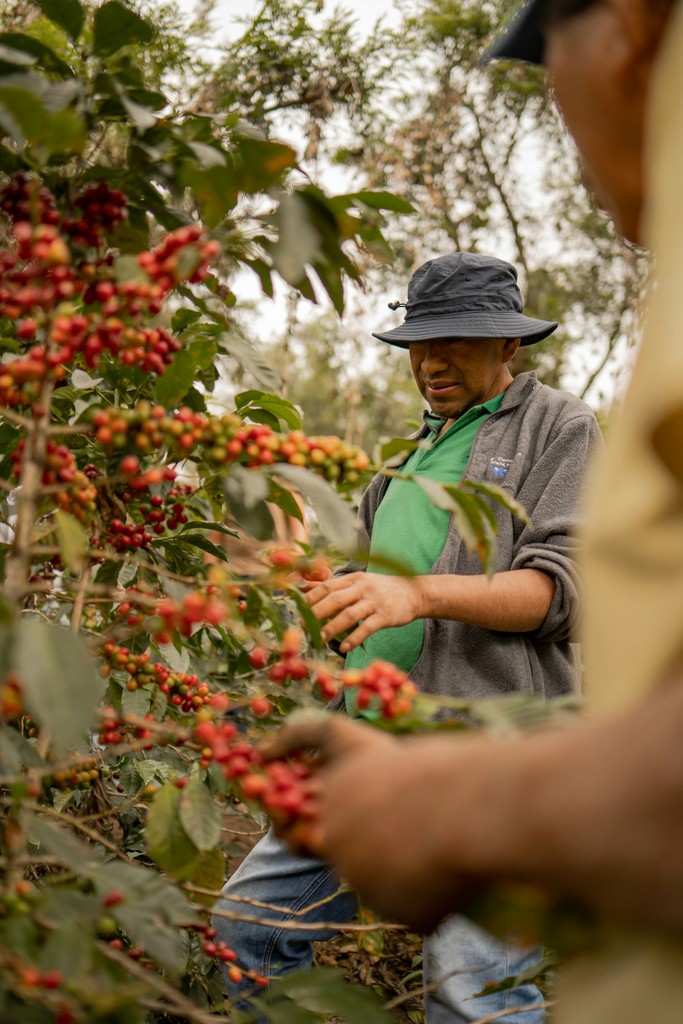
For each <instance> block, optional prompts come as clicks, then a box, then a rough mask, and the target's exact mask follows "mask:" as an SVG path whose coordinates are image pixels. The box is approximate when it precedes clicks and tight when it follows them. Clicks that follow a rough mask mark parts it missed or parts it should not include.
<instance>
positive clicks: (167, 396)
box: [154, 338, 218, 408]
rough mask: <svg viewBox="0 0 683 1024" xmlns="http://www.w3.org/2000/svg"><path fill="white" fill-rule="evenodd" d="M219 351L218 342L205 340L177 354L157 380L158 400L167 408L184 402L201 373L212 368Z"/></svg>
mask: <svg viewBox="0 0 683 1024" xmlns="http://www.w3.org/2000/svg"><path fill="white" fill-rule="evenodd" d="M217 351H218V344H217V342H216V341H214V340H213V339H212V338H211V339H210V338H203V339H202V340H201V341H195V342H192V344H190V345H188V346H187V347H186V348H182V349H181V350H180V351H179V352H177V353H176V354H175V357H174V359H173V362H172V363H171V364H170V366H167V367H166V372H165V373H164V374H163V375H162V376H161V377H157V379H156V382H155V385H154V397H155V398H156V400H157V401H158V402H159V403H160V404H161V405H165V406H166V407H167V408H168V407H172V406H174V405H178V404H179V403H180V402H182V400H183V398H184V397H185V395H186V394H187V393H188V391H189V390H190V389H191V387H192V384H193V383H194V381H195V380H196V378H197V377H198V376H199V375H200V373H201V372H202V371H203V370H206V369H208V367H209V366H211V364H212V363H213V360H214V358H215V356H216V353H217Z"/></svg>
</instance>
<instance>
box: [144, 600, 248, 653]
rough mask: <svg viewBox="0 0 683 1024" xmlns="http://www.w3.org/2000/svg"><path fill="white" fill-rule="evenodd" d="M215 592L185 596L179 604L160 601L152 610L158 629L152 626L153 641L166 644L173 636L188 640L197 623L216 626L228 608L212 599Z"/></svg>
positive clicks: (227, 612) (226, 616)
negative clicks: (177, 634) (153, 610)
mask: <svg viewBox="0 0 683 1024" xmlns="http://www.w3.org/2000/svg"><path fill="white" fill-rule="evenodd" d="M216 593H217V588H215V587H211V586H209V587H207V588H206V590H205V591H194V592H193V593H191V594H187V595H186V596H185V597H184V598H183V599H182V601H180V602H178V601H174V600H173V599H172V598H170V597H164V598H162V599H161V600H160V601H159V602H158V603H157V606H156V610H155V615H156V617H157V619H158V620H159V623H158V626H155V625H154V624H152V632H153V635H154V639H155V640H156V641H157V642H158V643H169V642H170V640H171V636H172V634H173V633H180V635H181V636H185V637H188V636H190V635H191V634H192V627H193V626H195V625H196V624H197V623H206V624H207V625H209V626H218V625H220V623H222V622H224V621H225V620H226V619H227V618H228V614H229V610H228V606H227V605H226V604H225V603H224V602H223V601H221V600H219V599H218V597H217V596H216Z"/></svg>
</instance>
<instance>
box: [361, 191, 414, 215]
mask: <svg viewBox="0 0 683 1024" xmlns="http://www.w3.org/2000/svg"><path fill="white" fill-rule="evenodd" d="M345 198H346V199H350V200H353V201H357V202H359V203H363V204H364V205H365V206H370V207H371V208H372V209H373V210H391V212H392V213H415V207H414V206H413V204H412V203H409V202H408V200H407V199H402V198H401V196H395V195H393V193H392V192H382V191H378V192H374V191H372V192H370V191H365V192H352V193H350V194H349V195H347V196H345Z"/></svg>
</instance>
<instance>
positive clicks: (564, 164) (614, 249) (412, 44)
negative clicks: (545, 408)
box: [200, 0, 646, 432]
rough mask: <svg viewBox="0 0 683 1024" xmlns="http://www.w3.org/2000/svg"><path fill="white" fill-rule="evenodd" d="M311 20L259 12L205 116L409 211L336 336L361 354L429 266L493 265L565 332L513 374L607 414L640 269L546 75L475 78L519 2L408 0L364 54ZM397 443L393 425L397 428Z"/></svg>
mask: <svg viewBox="0 0 683 1024" xmlns="http://www.w3.org/2000/svg"><path fill="white" fill-rule="evenodd" d="M321 7H322V5H320V4H319V3H317V2H315V0H293V2H291V3H289V2H288V3H281V2H278V0H265V2H264V3H263V4H261V5H260V7H259V8H258V9H257V13H256V14H255V16H254V18H253V19H252V20H251V21H250V22H249V23H246V24H245V27H244V31H243V33H242V35H241V36H240V37H239V38H238V39H237V40H236V41H234V42H231V43H229V44H227V45H226V47H225V56H224V57H223V58H222V59H220V60H219V62H218V64H217V66H216V68H215V71H214V76H213V79H212V81H211V83H210V85H209V86H208V87H207V88H206V89H205V90H204V92H203V93H202V94H201V99H200V102H201V104H204V105H205V106H206V105H208V107H209V108H211V109H220V110H236V111H239V112H240V113H241V114H242V115H245V116H250V117H254V118H255V119H257V120H258V122H259V123H260V124H262V125H263V126H264V127H265V129H266V130H267V131H268V132H269V133H270V134H271V135H272V136H277V135H278V134H279V133H282V132H287V133H290V134H291V133H294V134H295V135H297V137H299V138H301V139H303V140H305V143H304V145H305V154H306V159H305V161H304V165H305V166H306V167H307V168H310V170H311V171H312V172H317V173H318V174H319V173H321V170H322V171H323V172H325V169H328V170H327V173H331V172H330V170H329V169H330V168H337V169H338V170H337V171H336V172H335V173H341V169H344V170H345V171H346V173H348V174H349V175H351V179H350V180H352V181H354V183H355V184H356V186H357V187H361V186H362V187H366V186H370V187H373V188H382V189H389V190H391V191H392V192H394V193H396V194H398V195H402V196H404V197H405V198H406V199H408V200H409V201H410V202H411V203H412V204H413V205H414V206H415V208H416V210H417V214H416V216H415V217H412V218H405V219H403V220H394V221H392V226H391V230H390V238H391V242H392V246H393V248H394V253H395V257H394V259H393V260H392V261H391V263H390V264H389V265H386V266H384V267H383V268H381V269H379V270H375V269H372V270H371V271H370V273H369V275H366V278H365V281H366V295H365V296H364V298H363V299H361V300H359V301H358V303H356V304H354V307H353V310H352V312H350V313H349V312H347V314H346V319H345V321H344V323H345V325H347V326H346V330H347V332H348V333H349V335H351V336H354V335H359V334H360V333H361V332H363V331H364V332H365V336H366V337H367V338H368V343H369V345H372V344H373V343H372V342H371V340H370V339H369V335H370V330H371V329H374V328H376V326H378V324H379V323H394V322H395V319H396V315H394V316H393V318H390V317H389V315H388V314H387V313H386V299H387V297H389V298H396V297H399V295H401V296H403V295H404V292H405V286H406V283H407V280H408V278H409V276H410V273H411V272H412V270H413V269H415V267H416V266H417V265H419V263H421V262H423V261H424V260H425V259H428V258H430V257H432V256H434V255H438V254H440V253H442V252H445V251H447V250H449V249H454V248H461V249H468V250H472V251H481V252H487V253H496V254H498V255H501V256H503V257H505V258H507V259H509V260H510V261H511V262H513V263H514V264H515V265H516V266H517V267H518V268H519V271H520V282H521V285H522V289H523V291H524V292H525V294H526V298H527V308H528V311H529V312H530V314H531V315H534V316H539V317H542V318H546V319H557V320H559V321H560V323H561V327H560V330H559V331H558V332H557V334H556V335H555V336H554V337H553V339H551V340H550V341H549V342H546V343H545V344H544V345H543V346H542V347H541V348H539V349H535V348H532V349H524V350H523V351H522V352H521V354H520V356H519V358H518V359H517V364H516V369H518V370H521V369H537V370H538V372H539V374H540V375H541V377H542V379H543V380H545V381H546V382H547V383H549V384H552V385H556V386H557V385H561V384H564V383H568V384H569V386H571V388H572V389H573V390H574V391H576V392H577V393H578V394H580V395H581V396H582V397H587V398H588V399H589V400H590V401H591V402H592V403H593V404H594V405H595V406H596V407H602V408H603V409H604V408H606V407H609V404H610V403H611V400H612V399H613V397H614V395H615V393H616V392H617V390H618V386H617V385H618V378H619V377H620V374H621V372H622V370H623V367H624V366H625V364H626V363H627V361H628V357H627V349H628V346H629V345H630V344H631V343H632V342H633V340H634V338H635V337H636V336H637V317H636V311H635V309H634V296H636V295H637V294H638V293H639V286H640V284H641V283H642V279H643V275H644V273H645V272H646V265H645V264H646V261H645V259H644V257H643V256H642V254H640V253H639V252H637V251H635V250H633V249H632V248H629V247H628V246H626V245H625V244H624V243H623V242H622V241H621V240H620V238H619V237H618V236H617V234H616V232H615V231H614V228H613V226H612V224H611V222H610V221H609V219H608V218H606V217H605V216H604V215H603V214H602V213H600V212H599V211H598V210H596V208H595V207H594V205H593V203H592V202H591V200H590V199H589V197H588V195H587V193H586V192H585V190H584V189H583V187H582V185H581V182H580V168H579V166H578V162H577V159H576V156H575V153H574V150H573V148H572V146H571V144H570V143H569V142H568V141H567V139H566V136H565V133H564V130H563V127H562V124H561V122H560V120H559V118H558V116H557V113H556V111H555V108H554V106H553V104H552V103H551V102H549V97H548V94H547V88H546V85H545V80H544V76H543V73H542V72H541V71H540V70H538V69H536V68H531V67H524V66H520V65H514V66H511V65H509V64H504V63H503V64H496V65H494V66H492V67H489V68H485V69H482V68H480V67H478V65H477V61H478V58H479V56H480V54H481V52H482V50H483V48H484V47H485V45H486V43H487V41H488V40H489V39H490V38H492V36H493V34H494V33H495V31H496V28H497V27H498V26H499V25H500V24H501V22H502V21H504V20H505V19H506V18H507V17H508V16H509V15H510V13H511V10H512V9H513V8H514V7H515V4H514V3H511V2H509V0H486V2H483V3H482V2H479V0H476V2H475V0H419V2H418V3H417V4H414V5H411V6H408V5H405V6H404V7H403V8H402V14H401V22H400V24H399V25H398V26H397V27H395V28H392V29H389V28H386V27H384V26H382V25H380V26H378V27H377V28H376V30H375V31H374V32H373V33H371V34H370V35H369V37H368V38H367V39H366V40H365V41H363V42H361V41H359V38H358V35H357V33H356V31H355V30H354V28H353V26H352V22H351V19H350V17H349V15H348V14H347V13H345V12H344V11H343V8H342V9H339V8H336V9H335V10H334V11H333V12H332V13H331V14H329V15H327V14H325V13H324V12H323V11H322V10H321ZM549 153H550V154H552V157H553V158H552V160H548V154H549ZM389 291H390V292H391V294H390V295H388V292H389ZM394 293H396V294H394ZM307 319H308V318H307ZM370 325H372V326H370ZM369 328H370V329H369ZM379 358H380V361H382V360H383V359H384V354H382V355H381V356H380V357H379ZM359 372H360V375H361V376H362V371H359ZM359 386H360V385H359ZM343 390H344V389H341V391H342V392H343ZM402 429H403V424H402V422H401V420H400V416H399V418H398V419H397V421H395V423H394V424H393V430H394V432H399V431H400V430H402Z"/></svg>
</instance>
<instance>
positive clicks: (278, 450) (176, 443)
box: [92, 402, 370, 484]
mask: <svg viewBox="0 0 683 1024" xmlns="http://www.w3.org/2000/svg"><path fill="white" fill-rule="evenodd" d="M92 424H93V427H94V428H95V437H96V439H97V440H98V441H99V443H100V444H101V445H103V447H104V448H106V449H107V450H112V449H127V450H128V451H138V452H148V451H151V450H152V449H159V448H166V449H167V451H168V452H169V453H170V454H171V455H173V456H176V457H178V458H180V457H187V456H188V455H192V454H194V457H195V459H199V460H201V461H203V462H204V463H205V464H206V465H207V466H209V467H212V468H218V467H220V466H225V465H229V464H231V463H234V462H239V463H241V464H242V465H245V466H247V467H248V468H254V467H257V466H270V465H273V463H276V462H288V463H289V464H290V465H295V466H305V467H308V468H309V469H313V470H315V471H316V472H318V473H320V474H321V475H323V476H325V477H326V479H328V480H338V481H340V482H343V483H349V484H353V483H356V482H357V481H358V479H359V474H360V473H361V472H362V471H363V470H365V469H367V467H368V465H369V463H370V460H369V457H368V455H367V453H366V452H364V451H363V450H362V449H360V448H358V447H356V446H355V445H349V444H346V442H344V441H342V440H341V439H340V438H338V437H307V436H306V434H304V432H303V431H301V430H291V431H289V433H287V434H279V433H276V432H275V431H273V430H272V429H271V428H270V427H268V426H265V425H262V424H254V425H250V424H247V423H245V422H244V420H243V419H242V418H241V417H240V416H238V415H236V414H235V413H230V414H227V415H224V416H221V417H217V416H207V415H205V414H204V413H198V412H194V411H193V410H192V409H188V408H187V407H183V408H181V409H178V410H177V411H176V412H173V413H169V412H167V411H166V409H164V408H163V406H152V405H151V404H150V403H149V402H141V403H140V404H139V405H138V406H136V407H134V408H133V409H127V410H126V409H114V408H112V409H98V410H97V412H95V413H94V415H93V418H92ZM197 449H201V450H200V451H197Z"/></svg>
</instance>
